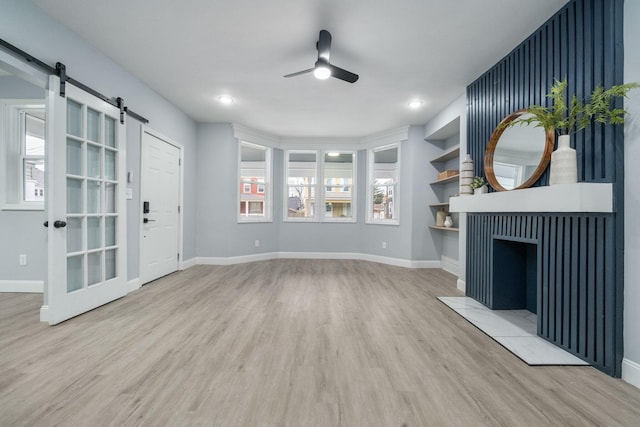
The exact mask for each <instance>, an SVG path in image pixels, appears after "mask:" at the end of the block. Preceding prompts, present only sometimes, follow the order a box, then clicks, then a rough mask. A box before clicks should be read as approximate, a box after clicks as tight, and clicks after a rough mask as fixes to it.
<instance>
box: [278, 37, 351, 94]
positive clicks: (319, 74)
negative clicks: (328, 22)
mask: <svg viewBox="0 0 640 427" xmlns="http://www.w3.org/2000/svg"><path fill="white" fill-rule="evenodd" d="M316 49H317V50H318V60H317V61H316V64H315V66H314V67H313V68H309V69H308V70H303V71H298V72H297V73H291V74H287V75H286V76H284V77H295V76H299V75H301V74H307V73H310V72H313V75H314V76H315V77H316V78H317V79H320V80H326V79H328V78H329V77H335V78H337V79H340V80H343V81H345V82H347V83H355V82H357V81H358V78H359V76H358V75H357V74H354V73H352V72H351V71H347V70H344V69H342V68H340V67H336V66H335V65H333V64H331V63H330V62H329V57H330V55H331V34H330V33H329V31H327V30H320V35H319V36H318V42H317V43H316Z"/></svg>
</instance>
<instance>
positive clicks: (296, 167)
mask: <svg viewBox="0 0 640 427" xmlns="http://www.w3.org/2000/svg"><path fill="white" fill-rule="evenodd" d="M288 171H289V176H288V177H287V183H288V184H289V185H315V184H316V154H315V153H289V168H288Z"/></svg>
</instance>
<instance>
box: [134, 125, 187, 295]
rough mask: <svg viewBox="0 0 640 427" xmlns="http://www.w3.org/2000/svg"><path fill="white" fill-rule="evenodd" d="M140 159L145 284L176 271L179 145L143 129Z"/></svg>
mask: <svg viewBox="0 0 640 427" xmlns="http://www.w3.org/2000/svg"><path fill="white" fill-rule="evenodd" d="M140 158H141V169H140V170H141V172H140V187H141V189H140V198H141V200H142V203H143V207H142V209H143V213H142V224H141V235H142V239H141V242H140V283H142V284H144V283H148V282H150V281H152V280H155V279H157V278H159V277H162V276H166V275H167V274H170V273H173V272H174V271H177V270H178V261H179V257H180V256H179V252H180V249H179V248H180V246H179V238H180V228H179V221H180V213H179V204H180V148H178V147H177V146H175V145H173V144H171V143H170V142H168V141H166V140H164V139H163V138H161V137H159V136H158V135H156V134H155V133H152V132H151V131H149V130H147V129H145V130H143V132H142V147H141V152H140ZM145 210H148V212H145Z"/></svg>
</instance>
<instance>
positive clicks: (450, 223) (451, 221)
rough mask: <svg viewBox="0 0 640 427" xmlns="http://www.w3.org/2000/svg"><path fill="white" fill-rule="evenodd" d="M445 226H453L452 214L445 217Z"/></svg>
mask: <svg viewBox="0 0 640 427" xmlns="http://www.w3.org/2000/svg"><path fill="white" fill-rule="evenodd" d="M444 226H445V227H447V228H451V227H453V219H451V216H450V215H447V217H446V218H445V219H444Z"/></svg>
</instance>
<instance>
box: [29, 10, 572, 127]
mask: <svg viewBox="0 0 640 427" xmlns="http://www.w3.org/2000/svg"><path fill="white" fill-rule="evenodd" d="M32 1H33V2H34V3H36V4H37V5H39V6H40V7H41V8H42V9H43V10H44V11H45V12H46V13H48V14H49V15H51V16H53V17H54V18H55V19H57V20H59V21H61V22H62V23H63V24H64V25H66V26H68V27H69V28H71V29H72V30H73V31H74V32H76V33H78V34H79V35H80V36H81V37H82V38H84V39H86V40H87V41H88V42H89V43H91V44H92V45H93V46H95V47H96V48H98V49H99V50H101V51H102V52H104V53H106V55H108V56H109V57H111V58H112V59H113V60H114V61H115V62H117V63H119V64H120V65H122V66H123V67H124V68H125V69H127V70H128V71H129V72H131V73H132V74H133V75H135V76H137V77H138V78H140V79H141V80H143V81H145V82H146V83H147V84H148V85H149V86H151V87H152V88H153V89H155V90H156V91H157V92H158V93H160V94H161V95H163V96H164V97H165V98H167V99H168V100H170V101H171V102H173V103H174V104H176V105H177V106H178V107H179V108H180V109H182V110H183V111H185V112H186V113H187V114H188V115H189V116H190V117H192V118H193V119H194V120H197V121H199V122H234V123H240V124H243V125H246V126H250V127H253V128H255V129H259V130H262V131H264V132H269V133H272V134H276V135H280V136H305V137H312V136H325V137H326V136H331V137H359V136H364V135H369V134H372V133H376V132H379V131H383V130H387V129H393V128H396V127H400V126H405V125H409V124H418V125H420V124H425V123H426V122H428V121H429V120H430V119H431V118H432V117H433V116H434V115H435V114H436V113H437V112H438V111H440V110H441V109H442V108H444V107H445V106H446V105H448V104H449V103H450V102H451V101H453V100H454V99H455V98H457V97H458V96H460V95H461V94H463V93H464V91H465V87H466V86H467V85H468V84H469V83H471V82H472V81H473V80H475V79H476V78H477V77H478V76H480V74H482V73H483V72H485V71H486V70H487V69H489V68H490V67H491V66H492V65H493V64H495V63H496V62H497V61H498V60H500V59H501V58H502V57H504V56H505V55H506V54H507V53H509V52H510V51H511V50H512V49H513V48H514V47H515V46H516V45H517V44H519V43H520V42H521V41H522V40H524V39H525V38H526V37H528V36H529V34H531V33H532V32H533V31H534V30H535V29H536V28H538V27H539V26H540V25H541V24H542V23H543V22H544V21H546V20H547V19H548V18H549V17H551V16H552V15H553V14H554V13H555V12H556V11H557V10H558V9H560V7H562V5H563V4H565V3H566V0H535V1H532V0H482V1H480V0H447V1H445V0H396V1H391V0H268V1H266V0H215V1H212V0H181V1H176V0H153V1H152V0H147V1H143V0H135V1H132V0H109V1H104V0H64V1H61V0H32ZM321 29H326V30H328V31H329V32H331V34H332V36H333V44H332V49H331V62H332V63H333V64H335V65H337V66H339V67H341V68H345V69H347V70H350V71H352V72H355V73H357V74H359V75H360V80H359V81H358V82H356V83H355V84H349V83H345V82H343V81H340V80H337V79H333V78H331V79H329V80H326V81H320V80H316V79H315V78H314V77H313V75H312V74H306V75H303V76H298V77H294V78H288V79H285V78H283V77H282V76H283V75H285V74H288V73H292V72H295V71H300V70H304V69H307V68H311V67H313V64H314V62H315V60H316V58H317V52H316V49H315V43H316V41H317V38H318V32H319V31H320V30H321ZM89 83H90V82H89ZM221 94H228V95H231V96H232V97H233V98H235V100H236V102H235V103H234V104H233V105H231V106H223V105H220V104H219V103H218V102H217V101H216V97H217V96H218V95H221ZM414 98H417V99H421V100H423V101H424V102H425V105H424V107H423V108H421V109H420V110H417V111H414V110H410V109H409V108H408V106H407V103H408V102H409V101H410V100H411V99H414ZM139 113H140V114H142V115H144V111H140V112H139Z"/></svg>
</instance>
